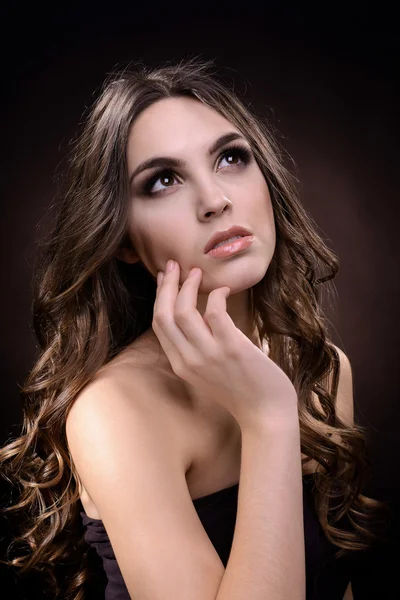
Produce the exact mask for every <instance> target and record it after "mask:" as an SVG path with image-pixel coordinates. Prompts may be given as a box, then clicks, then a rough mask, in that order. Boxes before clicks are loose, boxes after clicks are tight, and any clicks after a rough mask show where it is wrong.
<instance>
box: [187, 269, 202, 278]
mask: <svg viewBox="0 0 400 600" xmlns="http://www.w3.org/2000/svg"><path fill="white" fill-rule="evenodd" d="M199 271H200V269H198V268H197V267H196V268H193V269H191V271H190V274H189V277H194V276H195V275H197V273H198V272H199Z"/></svg>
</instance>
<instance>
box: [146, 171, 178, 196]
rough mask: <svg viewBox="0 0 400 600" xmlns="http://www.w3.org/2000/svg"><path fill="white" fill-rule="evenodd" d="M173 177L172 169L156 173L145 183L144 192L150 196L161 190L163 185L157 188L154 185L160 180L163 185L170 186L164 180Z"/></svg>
mask: <svg viewBox="0 0 400 600" xmlns="http://www.w3.org/2000/svg"><path fill="white" fill-rule="evenodd" d="M173 179H174V177H173V172H172V171H162V172H161V173H156V174H155V175H153V177H152V178H151V179H149V181H148V182H147V183H146V184H145V186H144V192H145V194H148V195H149V196H151V195H152V194H157V193H158V192H161V191H162V190H163V189H164V188H163V187H161V188H160V189H157V188H156V187H155V184H156V183H157V182H159V181H160V182H161V183H162V185H163V186H166V187H170V185H169V184H168V183H166V180H173Z"/></svg>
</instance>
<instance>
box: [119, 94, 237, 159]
mask: <svg viewBox="0 0 400 600" xmlns="http://www.w3.org/2000/svg"><path fill="white" fill-rule="evenodd" d="M232 131H236V132H237V133H240V132H239V131H238V130H237V129H236V127H235V126H234V125H232V123H230V121H228V119H226V118H225V117H224V116H223V115H221V114H219V113H218V112H217V111H216V110H214V109H213V108H211V107H209V106H207V105H205V104H203V103H202V102H200V101H199V100H196V99H194V98H187V97H177V98H163V99H162V100H159V101H157V102H155V103H154V104H152V105H151V106H149V107H148V108H146V109H145V110H144V111H143V112H142V113H141V114H140V115H139V116H138V117H137V119H136V121H135V122H134V123H133V125H132V127H131V131H130V135H129V140H128V155H129V159H130V162H136V161H139V160H145V159H148V158H151V157H153V156H155V155H156V154H157V155H166V154H171V155H173V156H180V155H181V154H182V152H184V153H185V154H187V153H188V152H190V151H191V150H193V151H199V150H200V151H202V150H204V152H206V151H207V149H208V148H209V147H210V146H211V145H212V143H213V142H214V141H215V140H216V139H217V138H218V137H220V136H221V135H223V134H225V133H228V132H232Z"/></svg>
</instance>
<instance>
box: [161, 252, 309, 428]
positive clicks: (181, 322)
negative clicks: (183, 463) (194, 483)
mask: <svg viewBox="0 0 400 600" xmlns="http://www.w3.org/2000/svg"><path fill="white" fill-rule="evenodd" d="M179 277H180V267H179V264H178V263H176V262H175V268H174V269H173V270H171V271H170V272H167V273H166V274H165V275H164V278H163V280H162V283H161V284H159V285H158V287H157V296H156V300H155V303H154V313H153V322H152V328H153V331H154V333H155V334H156V335H157V337H158V339H159V341H160V344H161V346H162V348H163V350H164V352H165V354H166V355H167V358H168V359H169V361H170V363H171V367H172V369H173V371H174V373H175V374H176V375H178V377H180V378H181V379H184V380H185V381H187V382H188V383H190V384H191V385H193V386H194V387H195V388H197V389H198V390H199V391H200V392H201V393H204V394H205V395H206V396H207V397H209V398H211V399H213V400H215V402H218V403H220V404H221V405H223V406H224V407H225V408H226V409H227V410H228V411H229V412H230V413H231V414H232V415H233V416H234V418H235V419H236V420H237V422H238V423H239V425H240V426H246V425H248V424H252V423H257V422H258V421H260V420H262V419H264V418H268V417H271V418H274V417H275V416H277V415H279V416H282V415H284V412H285V410H286V411H287V409H288V407H291V408H293V406H297V394H296V390H295V388H294V386H293V384H292V382H291V381H290V379H289V378H288V377H287V375H286V374H285V373H284V372H283V371H282V369H280V368H279V367H278V366H277V365H276V364H275V363H274V362H273V361H272V360H271V359H270V358H268V356H266V355H265V353H264V352H263V351H262V350H260V349H259V348H257V346H255V345H254V344H253V342H252V341H251V340H249V338H247V337H246V336H245V335H244V334H243V333H242V332H241V331H240V329H238V328H237V327H236V326H235V324H234V323H233V321H232V319H231V317H230V316H229V314H228V313H227V311H226V299H227V297H228V296H229V294H230V288H229V287H226V286H224V287H221V288H217V289H215V290H212V291H211V292H210V294H209V296H208V301H207V307H206V311H205V313H204V315H203V316H202V315H201V314H200V313H199V311H198V310H197V308H196V306H197V295H198V290H199V285H200V282H201V278H202V271H201V269H199V268H197V270H195V269H192V270H191V271H190V273H189V275H188V277H187V279H186V280H185V282H184V283H183V284H182V287H181V289H180V290H179ZM159 280H160V276H159V277H157V281H159Z"/></svg>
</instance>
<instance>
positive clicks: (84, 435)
mask: <svg viewBox="0 0 400 600" xmlns="http://www.w3.org/2000/svg"><path fill="white" fill-rule="evenodd" d="M149 373H150V374H151V371H149V370H148V369H143V368H142V367H140V366H138V365H137V364H131V361H129V360H127V361H125V360H119V361H114V362H113V363H112V364H110V365H109V366H108V367H107V368H104V369H102V370H101V372H99V373H98V374H97V375H96V377H95V379H94V380H93V381H92V382H90V383H89V384H88V385H87V386H86V387H85V388H84V389H83V390H82V391H81V392H80V394H79V395H78V396H77V398H76V399H75V402H74V404H73V406H72V408H71V410H70V412H69V415H68V418H67V423H66V433H67V440H68V445H69V448H70V453H71V455H72V459H73V462H74V465H75V467H76V471H77V472H78V474H79V478H80V480H81V481H82V484H83V486H84V489H85V490H86V491H87V493H88V495H89V496H90V498H91V500H92V501H93V504H94V506H95V507H96V509H97V512H98V515H99V516H98V517H95V518H100V519H101V520H102V521H103V524H104V527H105V529H106V531H107V534H108V536H109V539H110V542H111V545H112V547H113V550H114V552H115V556H116V559H117V562H118V565H119V567H120V569H121V572H122V576H123V578H124V581H125V583H126V585H127V588H128V591H129V593H130V595H131V596H132V597H138V598H154V599H156V598H157V599H158V598H160V599H161V598H164V597H166V595H167V596H168V597H171V598H176V599H177V600H178V599H182V600H183V599H184V598H185V599H187V598H191V597H194V596H193V591H192V590H193V589H194V588H196V589H197V587H198V588H199V596H200V595H201V596H202V597H210V598H211V597H215V595H216V592H217V589H218V586H219V584H220V581H221V578H222V575H223V572H224V567H223V565H222V563H221V560H220V558H219V556H218V554H217V552H216V550H215V549H214V547H213V545H212V543H211V541H210V540H209V538H208V536H207V534H206V532H205V530H204V528H203V526H202V523H201V521H200V519H199V517H198V515H197V513H196V510H195V508H194V506H193V502H192V499H191V495H190V492H189V489H188V486H187V481H186V477H185V471H186V464H185V459H186V454H185V453H184V452H183V450H182V445H181V444H182V435H181V434H180V433H179V429H180V428H181V424H180V425H179V424H178V425H177V423H176V419H175V412H174V409H173V405H172V403H171V402H170V400H168V399H167V397H166V396H165V395H164V394H162V393H161V394H159V395H158V394H157V390H158V388H159V386H160V382H159V381H158V375H157V374H156V376H154V377H153V378H152V377H150V376H149ZM196 597H197V596H196Z"/></svg>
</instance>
